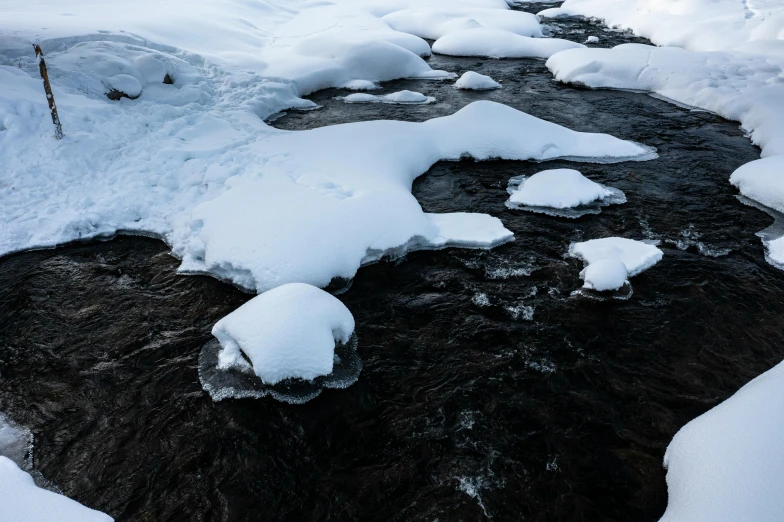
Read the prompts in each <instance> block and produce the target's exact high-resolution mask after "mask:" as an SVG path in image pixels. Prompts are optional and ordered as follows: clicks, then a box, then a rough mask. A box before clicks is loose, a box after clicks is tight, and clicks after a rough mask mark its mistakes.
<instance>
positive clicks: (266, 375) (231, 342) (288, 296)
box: [212, 283, 354, 384]
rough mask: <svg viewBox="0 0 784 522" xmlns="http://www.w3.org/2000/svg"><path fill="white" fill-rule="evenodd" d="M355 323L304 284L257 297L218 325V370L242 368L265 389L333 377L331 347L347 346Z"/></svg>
mask: <svg viewBox="0 0 784 522" xmlns="http://www.w3.org/2000/svg"><path fill="white" fill-rule="evenodd" d="M353 333H354V317H353V316H352V315H351V312H350V311H349V310H348V308H346V306H345V305H344V304H343V303H341V302H340V301H339V300H338V299H337V298H336V297H334V296H332V295H330V294H328V293H327V292H325V291H324V290H321V289H319V288H316V287H314V286H311V285H306V284H303V283H290V284H286V285H282V286H279V287H277V288H274V289H272V290H270V291H268V292H265V293H263V294H261V295H258V296H256V297H254V298H253V299H251V300H250V301H248V302H247V303H245V304H244V305H242V306H241V307H239V308H238V309H236V310H235V311H233V312H232V313H230V314H229V315H227V316H226V317H224V318H223V319H221V320H220V321H218V322H217V323H216V324H215V326H214V327H213V329H212V334H213V335H214V336H215V337H216V338H217V339H218V341H220V343H221V346H223V349H222V350H221V353H220V355H219V361H220V362H219V367H221V368H228V367H231V366H240V367H246V366H247V362H246V361H245V359H244V358H243V357H242V354H241V353H244V354H245V355H246V356H247V357H248V359H250V362H251V365H252V368H253V371H254V372H255V373H256V375H258V376H259V377H260V378H261V380H262V381H263V382H264V383H266V384H276V383H278V382H280V381H282V380H284V379H288V378H299V379H305V380H312V379H315V378H316V377H319V376H322V375H328V374H329V373H331V372H332V364H333V359H334V355H335V343H336V342H340V343H346V342H348V340H349V338H350V337H351V334H353Z"/></svg>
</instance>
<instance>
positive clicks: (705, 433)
mask: <svg viewBox="0 0 784 522" xmlns="http://www.w3.org/2000/svg"><path fill="white" fill-rule="evenodd" d="M782 440H784V363H781V364H779V365H778V366H776V367H774V368H773V369H771V370H769V371H767V372H766V373H763V374H762V375H760V376H759V377H757V378H756V379H754V380H752V381H751V382H749V383H748V384H747V385H746V386H744V387H743V388H741V389H740V390H738V392H737V393H736V394H735V395H733V396H732V397H730V398H729V399H727V400H726V401H724V402H722V403H721V404H719V405H718V406H716V407H715V408H713V409H712V410H710V411H708V412H707V413H705V414H703V415H701V416H700V417H697V418H696V419H694V420H693V421H691V422H690V423H688V424H687V425H686V426H684V427H683V428H681V430H680V431H679V432H678V433H677V434H676V435H675V437H674V438H673V439H672V442H671V443H670V445H669V447H668V448H667V453H666V454H665V455H664V465H665V466H666V467H667V487H668V490H669V503H668V505H667V511H666V512H665V513H664V516H663V517H662V519H661V522H681V521H684V520H688V521H695V522H702V521H704V522H708V521H710V522H735V521H737V520H754V521H758V522H774V521H779V520H784V496H783V495H782V494H781V488H782V484H784V444H782V443H781V441H782Z"/></svg>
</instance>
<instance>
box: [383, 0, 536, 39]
mask: <svg viewBox="0 0 784 522" xmlns="http://www.w3.org/2000/svg"><path fill="white" fill-rule="evenodd" d="M382 19H383V20H384V21H385V22H386V23H388V24H389V26H390V27H392V28H393V29H395V30H397V31H403V32H405V33H410V34H413V35H416V36H419V37H421V38H427V39H428V40H438V39H439V38H441V37H443V36H446V35H448V34H450V33H454V32H456V31H462V30H465V29H475V28H478V27H486V28H489V29H498V30H501V31H506V32H509V33H513V34H518V35H520V36H530V37H537V38H539V37H541V36H542V28H541V26H540V25H539V19H538V18H537V17H536V15H534V14H531V13H524V12H521V11H507V10H502V9H481V8H479V9H460V8H452V9H450V10H449V12H447V13H445V12H444V10H443V9H428V8H420V9H402V10H400V11H395V12H393V13H390V14H388V15H386V16H384V17H383V18H382Z"/></svg>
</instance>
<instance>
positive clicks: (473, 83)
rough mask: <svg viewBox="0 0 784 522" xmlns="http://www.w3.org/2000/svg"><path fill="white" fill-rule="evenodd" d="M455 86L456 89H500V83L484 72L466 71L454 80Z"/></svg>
mask: <svg viewBox="0 0 784 522" xmlns="http://www.w3.org/2000/svg"><path fill="white" fill-rule="evenodd" d="M455 87H456V88H458V89H473V90H477V91H482V90H487V89H500V88H501V84H500V83H498V82H497V81H495V80H493V79H492V78H490V77H489V76H485V75H484V74H479V73H477V72H474V71H467V72H465V73H463V76H461V77H460V78H459V79H458V80H457V81H456V82H455Z"/></svg>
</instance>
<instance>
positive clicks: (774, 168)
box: [730, 154, 784, 212]
mask: <svg viewBox="0 0 784 522" xmlns="http://www.w3.org/2000/svg"><path fill="white" fill-rule="evenodd" d="M730 183H732V184H733V185H735V186H736V187H738V189H739V190H740V193H741V194H743V195H744V196H746V197H748V198H751V199H753V200H755V201H759V202H760V203H762V204H763V205H765V206H768V207H770V208H772V209H774V210H778V211H779V212H784V154H780V155H777V156H770V157H767V158H763V159H759V160H756V161H752V162H751V163H746V164H745V165H743V166H741V167H740V168H738V169H737V170H736V171H735V172H733V173H732V176H730Z"/></svg>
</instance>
